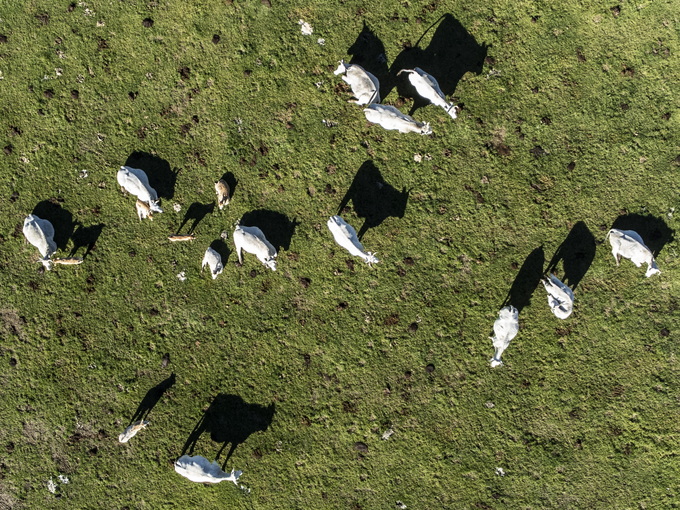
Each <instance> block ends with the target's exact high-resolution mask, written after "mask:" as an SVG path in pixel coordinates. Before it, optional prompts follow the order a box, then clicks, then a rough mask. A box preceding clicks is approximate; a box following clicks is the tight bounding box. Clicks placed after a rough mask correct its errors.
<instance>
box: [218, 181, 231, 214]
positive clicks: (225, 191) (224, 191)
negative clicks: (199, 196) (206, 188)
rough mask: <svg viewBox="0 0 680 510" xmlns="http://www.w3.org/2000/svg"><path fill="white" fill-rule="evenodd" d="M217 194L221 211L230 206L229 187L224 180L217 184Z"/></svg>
mask: <svg viewBox="0 0 680 510" xmlns="http://www.w3.org/2000/svg"><path fill="white" fill-rule="evenodd" d="M215 192H216V193H217V205H218V206H219V208H220V211H221V210H222V208H223V207H224V206H225V205H229V201H230V200H231V198H230V197H229V192H230V190H229V185H228V184H227V181H225V180H224V179H220V180H219V181H217V182H216V183H215Z"/></svg>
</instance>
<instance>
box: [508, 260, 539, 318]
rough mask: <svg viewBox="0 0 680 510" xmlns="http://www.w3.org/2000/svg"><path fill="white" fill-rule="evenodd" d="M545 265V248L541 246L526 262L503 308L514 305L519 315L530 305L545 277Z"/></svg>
mask: <svg viewBox="0 0 680 510" xmlns="http://www.w3.org/2000/svg"><path fill="white" fill-rule="evenodd" d="M544 263H545V254H544V253H543V246H539V247H538V248H536V249H534V250H533V251H532V252H531V253H530V254H529V256H528V257H527V258H526V259H525V260H524V263H523V264H522V267H521V268H520V270H519V273H517V277H516V278H515V281H514V282H512V286H511V287H510V292H508V296H507V297H506V298H505V301H504V302H503V305H502V306H507V305H512V306H514V307H515V308H517V312H518V313H519V312H521V311H522V310H523V309H524V307H526V306H528V305H529V303H530V302H531V295H532V294H533V293H534V290H536V287H538V284H539V283H540V282H541V278H542V277H543V264H544Z"/></svg>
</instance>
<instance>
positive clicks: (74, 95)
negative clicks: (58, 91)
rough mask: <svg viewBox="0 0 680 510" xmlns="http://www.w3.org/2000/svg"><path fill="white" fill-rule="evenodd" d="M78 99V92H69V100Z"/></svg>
mask: <svg viewBox="0 0 680 510" xmlns="http://www.w3.org/2000/svg"><path fill="white" fill-rule="evenodd" d="M79 97H80V92H78V91H77V90H72V91H71V99H78V98H79Z"/></svg>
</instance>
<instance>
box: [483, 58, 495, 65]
mask: <svg viewBox="0 0 680 510" xmlns="http://www.w3.org/2000/svg"><path fill="white" fill-rule="evenodd" d="M484 62H486V63H487V64H489V65H490V66H492V65H494V64H495V63H496V59H495V58H493V57H486V58H485V59H484Z"/></svg>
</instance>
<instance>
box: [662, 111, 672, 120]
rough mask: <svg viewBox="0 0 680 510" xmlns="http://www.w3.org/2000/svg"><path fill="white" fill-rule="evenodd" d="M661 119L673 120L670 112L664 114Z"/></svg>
mask: <svg viewBox="0 0 680 510" xmlns="http://www.w3.org/2000/svg"><path fill="white" fill-rule="evenodd" d="M661 118H662V119H663V120H670V118H671V114H670V112H669V113H665V114H663V115H662V116H661Z"/></svg>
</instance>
